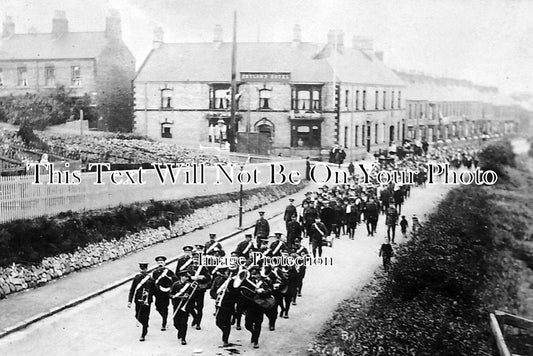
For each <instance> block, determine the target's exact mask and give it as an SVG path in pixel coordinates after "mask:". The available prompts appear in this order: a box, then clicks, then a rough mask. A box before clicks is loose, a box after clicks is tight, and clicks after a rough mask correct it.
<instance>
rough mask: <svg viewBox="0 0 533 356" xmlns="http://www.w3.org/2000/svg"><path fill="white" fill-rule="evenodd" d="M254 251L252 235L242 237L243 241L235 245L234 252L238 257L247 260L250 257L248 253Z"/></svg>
mask: <svg viewBox="0 0 533 356" xmlns="http://www.w3.org/2000/svg"><path fill="white" fill-rule="evenodd" d="M254 250H255V247H254V243H253V241H252V235H251V234H246V235H244V241H241V242H239V244H238V245H237V249H236V250H235V251H236V252H237V253H238V256H239V257H241V256H242V257H244V258H246V259H248V258H249V257H250V253H251V252H253V251H254Z"/></svg>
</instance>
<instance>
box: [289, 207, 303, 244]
mask: <svg viewBox="0 0 533 356" xmlns="http://www.w3.org/2000/svg"><path fill="white" fill-rule="evenodd" d="M301 236H302V226H301V225H300V223H299V222H298V221H296V215H293V216H292V219H291V221H289V222H288V224H287V247H288V248H289V249H290V248H292V245H293V244H294V240H296V239H299V238H300V237H301Z"/></svg>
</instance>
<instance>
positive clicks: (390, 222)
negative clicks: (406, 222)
mask: <svg viewBox="0 0 533 356" xmlns="http://www.w3.org/2000/svg"><path fill="white" fill-rule="evenodd" d="M385 224H386V225H387V237H388V238H389V239H390V238H391V231H392V243H394V239H395V238H396V225H397V224H398V211H396V208H394V207H392V206H391V207H390V208H389V210H387V217H386V219H385Z"/></svg>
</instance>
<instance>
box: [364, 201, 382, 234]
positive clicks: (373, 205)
mask: <svg viewBox="0 0 533 356" xmlns="http://www.w3.org/2000/svg"><path fill="white" fill-rule="evenodd" d="M378 218H379V207H378V204H377V202H376V200H375V199H373V198H370V199H369V200H368V202H367V203H366V206H365V220H366V229H367V231H368V236H374V233H375V232H376V227H377V225H378Z"/></svg>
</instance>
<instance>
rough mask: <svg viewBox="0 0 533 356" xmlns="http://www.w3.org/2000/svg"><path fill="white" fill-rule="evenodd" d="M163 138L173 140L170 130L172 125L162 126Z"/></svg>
mask: <svg viewBox="0 0 533 356" xmlns="http://www.w3.org/2000/svg"><path fill="white" fill-rule="evenodd" d="M161 137H164V138H172V131H171V130H170V125H169V124H162V125H161Z"/></svg>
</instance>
